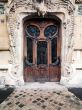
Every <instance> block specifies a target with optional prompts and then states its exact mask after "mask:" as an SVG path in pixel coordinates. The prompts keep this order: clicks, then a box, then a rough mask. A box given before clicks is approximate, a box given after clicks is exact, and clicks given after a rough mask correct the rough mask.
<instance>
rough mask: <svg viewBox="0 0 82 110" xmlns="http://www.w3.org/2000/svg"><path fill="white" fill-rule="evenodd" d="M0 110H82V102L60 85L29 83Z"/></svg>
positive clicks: (14, 94) (19, 89)
mask: <svg viewBox="0 0 82 110" xmlns="http://www.w3.org/2000/svg"><path fill="white" fill-rule="evenodd" d="M50 86H51V88H50ZM0 110H82V102H81V101H80V100H79V99H78V98H76V97H75V96H74V95H73V94H72V93H70V92H68V90H67V89H66V88H65V87H63V86H61V85H59V84H56V83H44V84H40V83H35V84H33V83H29V84H26V85H25V86H22V87H17V88H16V89H15V91H14V92H13V93H12V94H11V95H10V96H9V97H8V98H7V99H6V100H5V101H4V102H3V103H2V104H0Z"/></svg>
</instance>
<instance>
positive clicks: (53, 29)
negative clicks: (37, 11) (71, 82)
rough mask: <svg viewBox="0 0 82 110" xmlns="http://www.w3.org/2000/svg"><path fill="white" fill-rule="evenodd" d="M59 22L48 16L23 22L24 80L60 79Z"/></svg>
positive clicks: (48, 80) (46, 80)
mask: <svg viewBox="0 0 82 110" xmlns="http://www.w3.org/2000/svg"><path fill="white" fill-rule="evenodd" d="M59 27H60V22H59V21H57V20H53V19H48V18H44V19H43V18H37V19H30V20H27V21H25V22H24V81H25V82H34V81H36V82H50V81H60V77H61V61H60V58H61V41H60V36H59V33H60V28H59Z"/></svg>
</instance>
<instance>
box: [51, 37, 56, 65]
mask: <svg viewBox="0 0 82 110" xmlns="http://www.w3.org/2000/svg"><path fill="white" fill-rule="evenodd" d="M51 53H52V63H55V61H56V60H57V38H54V39H52V41H51Z"/></svg>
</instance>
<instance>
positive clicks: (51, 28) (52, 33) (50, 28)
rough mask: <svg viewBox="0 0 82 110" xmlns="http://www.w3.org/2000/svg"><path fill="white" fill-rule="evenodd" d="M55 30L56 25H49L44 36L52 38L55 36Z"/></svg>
mask: <svg viewBox="0 0 82 110" xmlns="http://www.w3.org/2000/svg"><path fill="white" fill-rule="evenodd" d="M57 30H58V28H57V26H56V25H49V26H47V27H46V28H45V30H44V35H45V37H47V38H52V37H54V36H55V35H56V33H57Z"/></svg>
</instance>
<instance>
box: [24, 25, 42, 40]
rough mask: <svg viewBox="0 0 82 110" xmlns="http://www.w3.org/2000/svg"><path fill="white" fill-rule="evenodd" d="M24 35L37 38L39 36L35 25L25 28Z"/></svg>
mask: <svg viewBox="0 0 82 110" xmlns="http://www.w3.org/2000/svg"><path fill="white" fill-rule="evenodd" d="M26 34H27V35H28V36H30V37H34V38H35V37H38V36H39V35H40V30H39V28H38V27H37V26H35V25H28V26H27V27H26Z"/></svg>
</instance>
